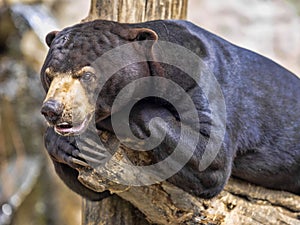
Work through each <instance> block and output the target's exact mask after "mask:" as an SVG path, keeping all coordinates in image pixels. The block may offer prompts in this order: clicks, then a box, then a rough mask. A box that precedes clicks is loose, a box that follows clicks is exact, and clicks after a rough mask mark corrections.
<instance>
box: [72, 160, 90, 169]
mask: <svg viewBox="0 0 300 225" xmlns="http://www.w3.org/2000/svg"><path fill="white" fill-rule="evenodd" d="M71 161H72V163H74V164H77V165H80V166H84V167H90V165H89V164H87V163H86V162H83V161H81V160H79V159H75V158H72V159H71Z"/></svg>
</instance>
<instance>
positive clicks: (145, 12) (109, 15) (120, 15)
mask: <svg viewBox="0 0 300 225" xmlns="http://www.w3.org/2000/svg"><path fill="white" fill-rule="evenodd" d="M187 2H188V1H187V0H136V1H133V0H91V7H90V12H89V15H88V17H87V18H85V19H84V20H83V21H91V20H95V19H99V18H101V19H106V20H113V21H118V22H126V23H137V22H143V21H149V20H155V19H185V18H186V14H187Z"/></svg>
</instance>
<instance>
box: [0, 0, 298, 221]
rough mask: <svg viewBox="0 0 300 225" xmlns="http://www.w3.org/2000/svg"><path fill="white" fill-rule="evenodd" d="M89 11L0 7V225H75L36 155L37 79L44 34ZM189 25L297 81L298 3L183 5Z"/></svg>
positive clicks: (74, 208) (49, 5)
mask: <svg viewBox="0 0 300 225" xmlns="http://www.w3.org/2000/svg"><path fill="white" fill-rule="evenodd" d="M88 11H89V1H88V0H75V1H74V0H73V1H72V0H0V225H8V224H13V225H21V224H22V225H23V224H26V225H31V224H32V225H75V224H80V223H81V199H80V197H78V196H77V195H75V194H73V193H72V192H71V191H69V190H68V189H67V188H66V187H65V186H64V185H63V184H62V182H61V181H60V180H59V179H58V178H57V177H56V175H55V173H54V169H53V167H52V164H51V162H50V161H49V159H48V157H47V155H46V153H45V150H44V147H43V141H42V140H43V138H42V137H43V132H44V129H45V125H46V124H45V121H44V119H43V118H42V116H41V115H40V107H41V104H42V100H43V98H44V95H45V93H44V90H43V89H42V87H41V84H40V79H39V71H40V68H41V65H42V63H43V60H44V59H45V55H46V53H47V47H46V45H45V42H44V38H45V36H46V34H47V33H48V32H50V31H52V30H59V29H62V28H63V27H65V26H70V25H73V24H74V23H78V22H79V21H80V20H81V19H83V18H85V17H86V16H87V15H88ZM188 20H190V21H192V22H194V23H196V24H198V25H199V26H201V27H203V28H205V29H207V30H209V31H211V32H213V33H216V34H218V35H220V36H222V37H223V38H225V39H227V40H229V41H230V42H233V43H235V44H237V45H240V46H242V47H245V48H249V49H251V50H254V51H256V52H259V53H261V54H263V55H265V56H267V57H269V58H271V59H273V60H274V61H276V62H278V63H279V64H281V65H283V66H284V67H286V68H288V69H289V70H291V71H292V72H294V73H296V74H298V75H300V1H298V0H227V1H221V0H189V7H188Z"/></svg>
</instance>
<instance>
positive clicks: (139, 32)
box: [129, 28, 158, 41]
mask: <svg viewBox="0 0 300 225" xmlns="http://www.w3.org/2000/svg"><path fill="white" fill-rule="evenodd" d="M129 40H132V41H146V40H149V41H156V40H158V35H157V34H156V32H155V31H154V30H151V29H148V28H134V29H130V31H129Z"/></svg>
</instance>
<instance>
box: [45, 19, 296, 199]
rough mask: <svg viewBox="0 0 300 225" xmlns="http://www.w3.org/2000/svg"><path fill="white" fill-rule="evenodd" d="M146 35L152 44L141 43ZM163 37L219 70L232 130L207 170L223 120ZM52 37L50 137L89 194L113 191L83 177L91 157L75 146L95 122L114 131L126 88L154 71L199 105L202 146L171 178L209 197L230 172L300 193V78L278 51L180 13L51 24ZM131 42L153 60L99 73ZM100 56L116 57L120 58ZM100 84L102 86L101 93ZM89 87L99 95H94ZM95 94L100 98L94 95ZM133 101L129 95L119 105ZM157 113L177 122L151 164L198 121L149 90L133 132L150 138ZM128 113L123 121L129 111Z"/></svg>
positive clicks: (50, 146)
mask: <svg viewBox="0 0 300 225" xmlns="http://www.w3.org/2000/svg"><path fill="white" fill-rule="evenodd" d="M145 41H150V42H149V43H150V44H149V43H148V42H147V43H148V44H146V45H144V46H143V47H141V46H142V42H145ZM159 41H166V42H170V43H174V44H177V45H180V46H182V47H184V48H186V49H189V50H190V51H192V52H193V53H194V54H196V55H197V56H198V57H199V58H200V59H201V61H203V63H204V64H205V66H206V67H207V68H208V69H209V71H211V73H212V74H213V75H214V76H215V78H216V80H217V82H218V84H219V85H220V88H221V91H222V95H223V96H224V100H225V105H226V129H225V134H224V137H223V139H222V143H221V145H220V149H219V150H218V153H217V155H216V157H215V158H214V160H213V161H212V162H211V163H210V165H209V166H208V167H207V168H206V169H205V170H199V162H200V160H201V158H202V157H203V154H204V149H205V146H206V145H207V144H208V142H209V139H210V137H211V136H212V132H211V131H212V129H213V124H214V123H215V121H214V117H212V116H211V114H212V112H211V108H210V106H209V102H208V100H207V96H206V95H205V92H204V91H203V90H201V88H199V86H198V85H197V84H196V82H195V81H194V80H193V79H191V78H190V77H189V76H187V75H186V73H185V72H184V71H182V70H180V69H179V68H174V67H173V66H171V65H167V64H166V63H161V62H157V61H155V57H154V56H153V49H152V48H153V45H155V43H156V42H159ZM46 43H47V44H48V46H49V48H50V49H49V52H48V55H47V57H46V59H45V62H44V65H43V67H42V69H41V81H42V84H43V87H44V89H45V90H46V92H47V96H46V98H45V101H44V103H43V106H42V109H41V112H42V114H43V115H44V116H45V118H46V120H47V122H48V124H49V127H48V128H47V131H46V134H45V146H46V149H47V151H48V153H49V155H50V157H51V159H52V161H53V163H54V166H55V169H56V172H57V174H58V175H59V176H60V178H61V179H62V180H63V181H64V182H65V183H66V185H67V186H68V187H69V188H71V189H72V190H73V191H75V192H76V193H78V194H80V195H81V196H83V197H86V198H89V199H91V200H100V199H102V198H105V197H107V196H109V195H110V194H109V193H108V192H103V193H96V192H94V191H92V190H90V189H88V188H86V187H85V186H83V185H82V184H81V183H80V182H79V181H78V180H77V175H78V172H77V169H78V168H80V167H82V166H87V160H85V159H84V157H83V153H82V152H81V151H80V148H78V146H77V145H76V136H78V135H81V134H82V133H83V132H85V129H86V127H87V125H88V124H89V123H92V122H95V123H96V127H97V129H99V130H105V131H107V132H111V133H112V134H113V133H114V129H113V126H112V122H111V117H112V105H113V103H114V100H115V98H116V97H117V96H118V93H119V92H120V91H121V90H122V88H124V87H125V86H126V85H128V84H130V83H131V82H134V81H135V80H137V79H140V78H148V77H162V78H166V79H169V80H172V81H173V82H174V83H176V84H177V85H180V86H181V87H182V89H183V90H184V91H185V92H186V93H188V95H189V98H190V99H192V101H193V102H194V104H195V106H196V109H197V116H198V118H197V120H198V121H199V125H200V126H199V127H197V132H198V134H199V138H198V139H197V140H198V142H197V144H196V145H195V151H194V152H193V155H192V157H191V158H190V159H189V161H188V162H187V163H186V164H185V165H184V166H183V168H182V169H181V170H180V171H178V172H177V173H176V174H174V175H173V176H171V177H168V179H167V180H168V181H169V182H171V183H173V184H174V185H176V186H178V187H180V188H181V189H183V190H185V191H187V192H189V193H191V194H193V195H195V196H198V197H201V198H212V197H214V196H216V195H217V194H218V193H219V192H220V191H221V190H222V189H223V187H224V185H225V184H226V182H227V181H228V179H229V177H230V176H234V177H237V178H239V179H243V180H246V181H249V182H251V183H254V184H257V185H261V186H264V187H267V188H272V189H278V190H285V191H289V192H293V193H296V194H300V116H299V115H300V79H299V78H298V77H297V76H295V75H294V74H292V73H291V72H289V71H288V70H286V69H285V68H283V67H281V66H280V65H278V64H276V63H275V62H273V61H272V60H270V59H267V58H265V57H263V56H261V55H259V54H256V53H254V52H252V51H249V50H247V49H243V48H240V47H237V46H235V45H233V44H231V43H229V42H228V41H226V40H224V39H222V38H220V37H218V36H216V35H214V34H212V33H210V32H208V31H206V30H204V29H202V28H199V27H197V26H196V25H194V24H192V23H190V22H187V21H176V20H157V21H149V22H145V23H137V24H122V23H117V22H112V21H103V20H95V21H92V22H86V23H81V24H77V25H74V26H72V27H69V28H65V29H63V30H62V31H59V32H51V33H49V34H48V35H47V37H46ZM151 43H152V44H151ZM126 44H134V47H133V48H132V49H133V50H132V51H133V53H134V54H137V55H143V57H144V58H145V60H144V61H140V62H135V63H133V64H130V65H127V66H126V67H124V68H122V69H120V70H118V71H116V72H115V74H113V75H112V76H111V77H110V78H109V79H108V80H106V81H105V82H103V81H101V77H102V76H105V74H101V73H100V74H99V72H97V70H99V68H94V65H95V61H97V59H98V58H99V57H101V56H103V55H104V54H106V53H107V52H109V51H110V50H113V49H115V48H118V47H120V46H124V45H126ZM131 54H132V52H131ZM101 63H102V65H104V66H112V67H113V65H114V62H113V60H112V61H111V62H105V63H103V62H101ZM110 64H111V65H110ZM100 70H101V68H100ZM196 72H197V71H196ZM200 73H202V71H199V74H200ZM199 76H201V75H199ZM101 82H102V83H103V84H102V83H101ZM99 83H101V85H102V88H101V90H100V91H99V92H98V90H97V87H98V86H99ZM204 85H210V84H209V83H208V84H204ZM148 88H149V89H151V84H150V85H149V86H143V87H137V89H139V90H137V91H139V92H140V93H142V92H143V89H148ZM211 88H213V87H211ZM162 89H163V88H162ZM208 89H210V87H208ZM145 91H146V90H145ZM163 91H166V92H167V91H170V92H172V90H171V89H168V90H167V89H166V90H164V89H163ZM87 93H99V94H97V96H93V97H91V96H90V95H88V94H87ZM130 94H131V93H128V95H129V96H130ZM172 95H176V93H172ZM91 98H96V100H95V101H94V102H95V104H93V103H92V102H93V101H92V100H91ZM212 99H213V98H212ZM180 101H183V100H180ZM129 103H130V97H129V100H128V101H125V102H124V104H123V105H120V106H119V108H118V109H117V110H116V114H117V113H118V112H122V110H123V108H126V105H127V104H129ZM155 117H159V118H161V119H162V120H163V121H165V122H166V123H168V129H167V130H166V132H165V138H164V139H163V140H162V142H161V144H160V145H159V146H157V147H156V148H154V149H152V150H151V154H152V163H157V162H159V161H160V160H164V159H165V158H166V157H167V156H168V154H170V153H171V152H172V150H173V149H174V148H176V144H177V143H178V141H179V136H180V132H181V130H182V129H183V128H182V127H181V126H182V124H184V126H190V127H193V126H194V125H195V124H192V123H189V121H188V120H186V121H181V117H180V115H179V113H178V112H177V111H176V107H173V105H172V104H171V103H170V102H168V101H164V100H163V99H160V98H156V97H151V96H150V97H147V98H144V99H140V100H139V101H138V102H137V103H136V104H135V105H134V107H133V109H132V111H131V113H130V127H131V130H132V133H133V134H135V136H136V137H137V138H141V139H143V138H147V137H149V136H150V135H151V134H150V133H151V132H150V127H149V126H150V125H149V122H150V121H151V119H152V118H155ZM91 118H94V120H93V119H91ZM119 121H120V123H122V118H121V119H120V120H119ZM216 123H217V122H216ZM196 125H198V124H196ZM125 135H126V134H125ZM186 143H187V144H188V143H189V140H188V136H187V140H186Z"/></svg>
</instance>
